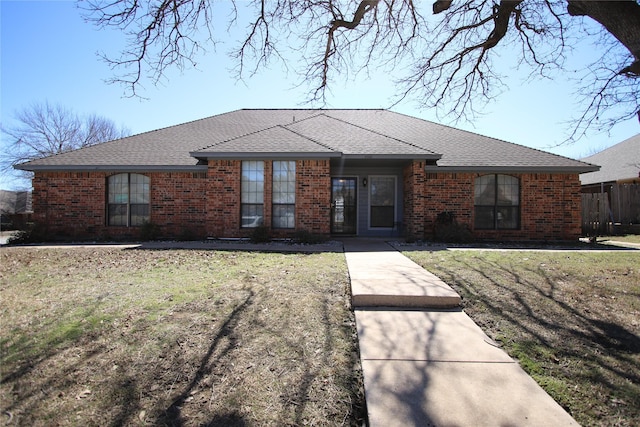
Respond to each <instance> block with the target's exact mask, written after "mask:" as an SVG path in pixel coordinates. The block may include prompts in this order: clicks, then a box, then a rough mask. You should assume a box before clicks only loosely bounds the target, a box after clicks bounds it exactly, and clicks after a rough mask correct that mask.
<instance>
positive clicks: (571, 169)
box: [425, 165, 600, 174]
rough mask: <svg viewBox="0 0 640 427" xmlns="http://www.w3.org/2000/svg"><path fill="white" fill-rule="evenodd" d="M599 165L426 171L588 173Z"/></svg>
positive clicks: (428, 169)
mask: <svg viewBox="0 0 640 427" xmlns="http://www.w3.org/2000/svg"><path fill="white" fill-rule="evenodd" d="M599 169H600V167H599V166H594V165H585V166H471V165H470V166H432V165H427V166H425V171H426V172H500V173H577V174H582V173H588V172H595V171H597V170H599Z"/></svg>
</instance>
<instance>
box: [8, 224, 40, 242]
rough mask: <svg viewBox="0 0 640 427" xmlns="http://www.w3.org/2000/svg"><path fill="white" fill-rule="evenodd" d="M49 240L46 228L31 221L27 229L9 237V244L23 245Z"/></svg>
mask: <svg viewBox="0 0 640 427" xmlns="http://www.w3.org/2000/svg"><path fill="white" fill-rule="evenodd" d="M45 240H47V231H46V229H45V228H44V227H43V226H41V225H39V224H35V223H31V224H29V225H28V226H27V228H26V229H24V230H20V231H18V232H17V233H16V234H14V235H13V236H11V237H9V238H8V239H7V244H10V245H21V244H27V243H40V242H44V241H45Z"/></svg>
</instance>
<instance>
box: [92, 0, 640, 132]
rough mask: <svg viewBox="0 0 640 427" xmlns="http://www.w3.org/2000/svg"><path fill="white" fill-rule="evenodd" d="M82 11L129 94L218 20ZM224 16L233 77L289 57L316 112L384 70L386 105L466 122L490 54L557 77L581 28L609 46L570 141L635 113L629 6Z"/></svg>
mask: <svg viewBox="0 0 640 427" xmlns="http://www.w3.org/2000/svg"><path fill="white" fill-rule="evenodd" d="M82 4H83V5H84V7H83V8H84V10H85V14H86V15H87V17H88V19H89V20H91V21H93V22H94V23H96V24H97V25H98V26H102V27H116V28H120V29H122V30H124V31H125V33H126V34H127V35H128V36H129V40H130V44H129V47H128V49H125V50H123V52H122V56H121V57H119V58H117V59H109V63H110V64H111V65H112V66H113V67H115V69H118V70H125V74H124V75H120V76H117V77H115V78H114V81H119V82H122V83H125V84H126V85H127V88H128V89H129V94H131V95H135V94H136V91H137V88H138V87H140V85H141V83H142V82H143V79H145V78H146V74H147V73H149V74H150V76H149V77H151V79H152V80H153V81H154V82H157V81H158V80H159V79H160V78H161V77H163V76H164V74H165V72H166V71H167V69H168V68H170V67H173V66H175V67H178V68H183V67H185V66H194V65H195V61H196V59H197V56H198V54H199V53H201V52H202V51H203V46H204V43H207V42H214V43H215V42H216V41H215V40H214V36H217V37H220V36H221V34H220V33H216V28H214V26H213V24H214V22H216V23H219V22H221V20H220V19H221V18H220V16H219V12H218V14H217V15H214V10H213V6H212V5H213V4H214V3H213V2H211V1H208V0H145V1H142V0H89V1H85V2H82ZM216 4H217V3H216ZM230 8H231V12H230V15H229V13H228V14H227V16H226V17H225V18H224V21H223V22H227V23H228V25H246V27H245V28H246V34H245V35H244V38H243V39H242V40H241V41H240V42H239V44H238V46H237V47H236V48H234V49H233V50H232V52H231V57H232V58H234V59H235V60H236V64H237V68H236V69H235V72H236V75H237V77H238V78H240V79H241V78H243V77H244V76H245V75H249V76H251V75H254V74H255V73H257V72H259V71H260V70H261V69H262V68H264V67H266V66H267V65H268V64H269V61H271V60H272V59H276V60H279V61H281V62H282V63H284V64H285V66H287V65H291V62H292V59H291V58H293V57H294V55H295V57H296V58H300V59H301V64H302V65H301V66H300V68H298V71H299V75H300V84H305V85H308V86H309V88H310V91H309V101H310V102H312V103H320V104H321V105H323V104H324V103H325V102H326V99H327V98H326V94H327V91H329V90H330V89H331V87H332V84H333V81H334V80H335V79H336V78H337V77H339V78H340V79H341V80H347V81H348V79H351V78H355V77H357V76H359V75H361V74H360V73H368V72H369V70H370V69H373V68H374V67H375V68H379V67H384V69H385V70H388V71H389V74H390V75H393V76H395V80H396V83H397V84H398V88H399V93H398V97H397V99H396V102H400V101H402V100H404V99H406V98H413V99H416V100H418V102H419V104H420V105H421V106H423V107H425V108H436V109H437V111H438V112H439V113H441V114H445V115H449V116H452V117H453V118H454V119H468V118H470V117H473V116H474V114H476V113H477V112H479V111H481V109H482V107H483V106H484V105H485V104H486V103H487V102H489V101H490V100H492V99H493V98H494V97H495V96H496V95H497V94H499V92H500V90H502V88H503V87H504V84H503V81H504V80H503V76H501V75H500V74H499V72H498V71H497V69H496V67H495V66H494V58H496V57H497V56H498V55H499V54H500V52H504V51H505V50H506V51H508V52H509V53H510V54H511V52H514V54H515V57H514V58H513V62H514V66H516V65H517V66H527V67H528V69H529V70H530V78H531V79H533V78H539V77H542V78H548V77H549V76H550V75H551V73H552V72H554V71H559V72H562V71H566V70H565V61H566V59H567V57H568V54H569V53H570V52H571V51H572V50H573V49H576V47H575V46H576V45H577V43H578V41H579V40H580V38H581V37H583V36H584V34H586V33H585V31H584V28H585V27H586V25H587V24H586V23H587V20H591V21H592V22H593V23H597V25H599V26H602V28H603V29H604V32H605V33H607V35H608V40H613V42H612V43H611V44H610V46H611V49H610V50H609V51H607V52H606V53H605V55H604V56H603V58H602V60H601V61H602V63H601V64H599V66H598V67H595V66H592V67H590V69H589V73H588V78H582V79H581V80H583V81H580V82H578V83H579V84H581V85H582V87H583V89H584V91H583V93H586V92H588V91H590V92H589V93H590V95H591V96H592V98H591V99H589V100H583V103H582V106H583V107H584V108H586V109H585V110H584V111H582V110H580V109H579V110H578V113H577V117H578V119H577V122H576V124H575V128H574V131H575V132H574V136H575V135H580V134H581V133H582V132H581V131H580V130H579V129H582V128H583V127H585V126H586V128H591V127H598V126H604V127H607V126H611V125H613V124H615V123H617V121H622V120H627V119H628V117H629V116H630V115H633V116H635V115H638V114H640V111H639V109H638V107H637V106H638V95H637V91H636V92H634V89H635V88H637V87H638V79H639V78H640V62H639V59H640V4H639V3H638V0H621V1H598V0H432V2H431V3H430V4H429V3H427V4H425V3H424V2H415V1H413V0H359V1H358V2H353V1H352V0H351V1H350V0H252V1H251V2H238V4H236V3H235V2H233V3H231V6H230ZM354 8H355V10H354ZM216 11H219V9H216ZM215 17H217V19H214V18H215ZM591 27H593V26H591ZM202 29H205V30H206V31H204V33H205V37H203V36H202V34H201V33H202V32H203V31H202ZM228 29H229V27H228V26H227V30H228ZM623 56H624V57H625V62H619V61H618V59H619V58H620V57H623ZM614 62H615V64H616V66H617V67H619V68H617V70H616V71H615V74H616V75H617V76H618V77H615V78H614V77H613V76H612V75H611V74H610V73H611V69H612V67H611V64H613V63H614ZM605 69H608V71H607V72H605V71H604V70H605ZM608 73H609V74H608ZM616 99H617V100H618V101H622V100H624V103H625V104H624V105H623V107H625V109H624V111H623V112H622V113H618V115H617V118H614V116H615V114H614V115H612V116H608V114H609V113H608V112H611V111H616V110H619V109H620V108H621V104H620V102H617V103H616V102H614V100H616ZM603 113H604V114H603ZM605 116H606V117H609V118H607V119H605V120H602V118H603V117H605Z"/></svg>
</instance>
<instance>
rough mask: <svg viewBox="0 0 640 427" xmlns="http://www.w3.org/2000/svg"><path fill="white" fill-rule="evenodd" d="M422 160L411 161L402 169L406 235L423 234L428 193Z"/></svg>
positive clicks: (416, 235)
mask: <svg viewBox="0 0 640 427" xmlns="http://www.w3.org/2000/svg"><path fill="white" fill-rule="evenodd" d="M425 176H426V174H425V171H424V162H422V161H413V162H411V163H410V164H408V165H407V166H405V167H404V170H403V189H402V192H403V215H402V216H403V218H404V232H405V234H406V235H407V236H412V237H416V238H423V237H424V236H425V229H424V227H425V224H426V221H425V214H426V205H427V198H428V194H427V193H426V190H425V189H426V186H425Z"/></svg>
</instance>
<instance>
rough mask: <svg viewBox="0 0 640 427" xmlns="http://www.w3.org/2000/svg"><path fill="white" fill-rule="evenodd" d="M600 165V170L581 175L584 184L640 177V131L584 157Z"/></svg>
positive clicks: (585, 159) (586, 160) (587, 160)
mask: <svg viewBox="0 0 640 427" xmlns="http://www.w3.org/2000/svg"><path fill="white" fill-rule="evenodd" d="M582 160H583V161H585V162H589V163H593V164H596V165H600V170H599V171H597V172H590V173H586V174H584V175H582V176H580V181H581V182H582V185H590V184H599V183H601V182H603V183H604V182H618V181H631V180H638V178H640V175H639V174H640V133H639V134H637V135H636V136H632V137H631V138H629V139H625V140H624V141H622V142H620V143H618V144H616V145H614V146H612V147H609V148H607V149H606V150H603V151H601V152H599V153H597V154H594V155H593V156H589V157H585V158H584V159H582Z"/></svg>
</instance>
